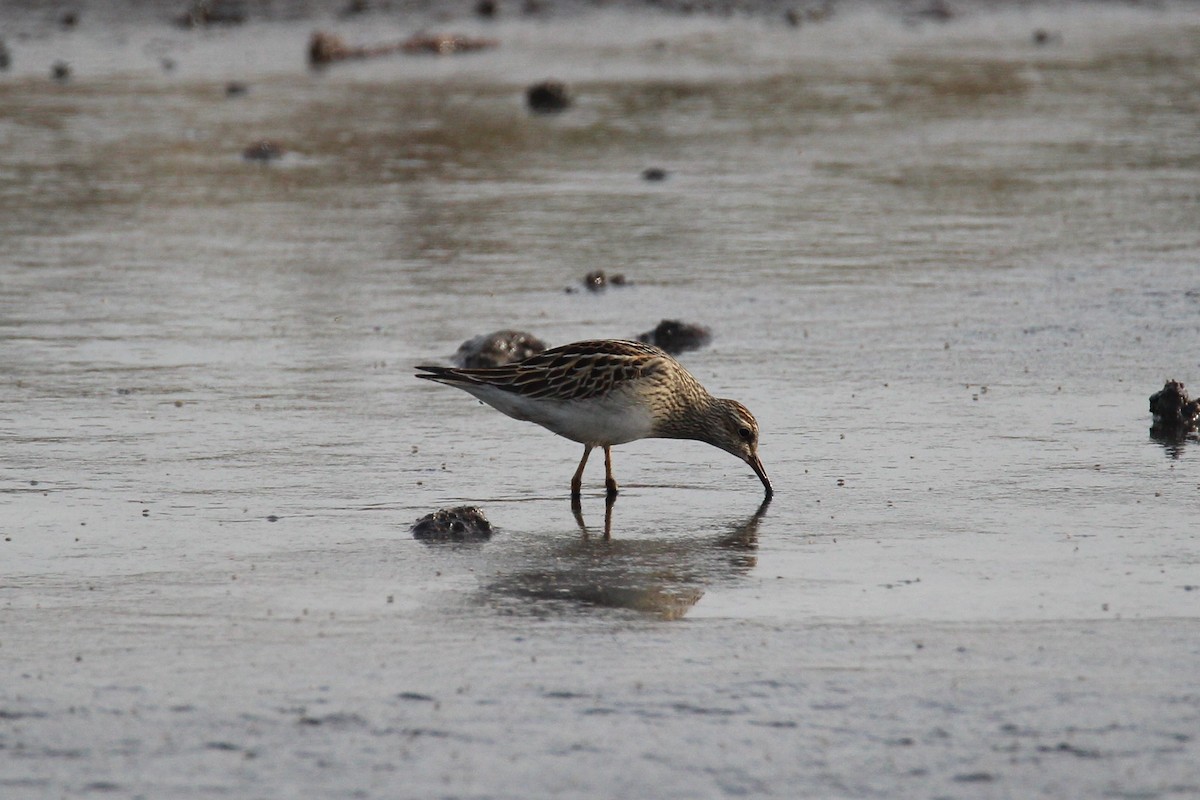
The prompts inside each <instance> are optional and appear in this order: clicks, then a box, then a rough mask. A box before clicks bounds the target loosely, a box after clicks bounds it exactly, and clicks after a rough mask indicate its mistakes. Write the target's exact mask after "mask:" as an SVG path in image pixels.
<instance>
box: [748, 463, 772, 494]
mask: <svg viewBox="0 0 1200 800" xmlns="http://www.w3.org/2000/svg"><path fill="white" fill-rule="evenodd" d="M746 463H747V464H749V465H750V469H752V470H754V474H755V475H757V476H758V479H759V480H760V481H762V485H763V488H764V489H766V490H767V497H770V496H771V495H773V494H775V490H774V489H772V488H771V480H770V479H769V478H768V477H767V471H766V470H765V469H763V465H762V460H761V459H760V458H759V457H758V454H757V453H755V454H754V455H752V456H750V458H748V459H746Z"/></svg>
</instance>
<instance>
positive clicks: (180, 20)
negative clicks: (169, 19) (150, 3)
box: [175, 0, 246, 28]
mask: <svg viewBox="0 0 1200 800" xmlns="http://www.w3.org/2000/svg"><path fill="white" fill-rule="evenodd" d="M245 21H246V4H245V3H244V2H242V0H212V2H208V0H196V2H195V3H192V5H191V6H189V7H188V9H187V11H184V12H183V13H182V14H180V15H179V16H178V17H176V18H175V23H176V24H177V25H179V27H181V28H202V27H206V26H208V25H241V24H242V23H243V22H245Z"/></svg>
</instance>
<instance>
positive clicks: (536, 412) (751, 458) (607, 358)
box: [417, 339, 772, 499]
mask: <svg viewBox="0 0 1200 800" xmlns="http://www.w3.org/2000/svg"><path fill="white" fill-rule="evenodd" d="M417 369H419V370H421V372H420V373H418V374H417V377H418V378H425V379H426V380H431V381H437V382H439V383H445V384H447V385H449V386H457V387H458V388H460V389H462V390H464V391H466V392H470V393H471V394H473V395H474V396H475V397H477V398H479V399H480V400H482V401H483V402H485V403H487V404H488V405H490V406H492V407H493V408H495V409H497V410H499V411H502V412H504V413H505V414H507V415H508V416H510V417H513V418H514V419H520V420H527V421H529V422H536V423H537V424H538V425H541V426H542V427H544V428H548V429H549V430H551V431H554V432H555V433H557V434H558V435H559V436H563V437H566V438H567V439H571V440H572V441H576V442H580V443H581V444H582V445H583V458H581V459H580V460H579V468H578V469H576V470H575V476H574V477H573V478H572V479H571V497H572V498H578V497H579V493H580V487H581V485H582V482H583V468H584V466H585V465H586V464H587V460H588V455H589V454H590V453H591V452H592V448H593V447H602V448H604V473H605V475H604V477H605V482H604V484H605V488H606V489H607V491H608V497H609V498H610V499H611V498H613V497H615V496H616V494H617V482H616V480H615V479H614V478H613V474H612V452H611V448H612V446H613V445H616V444H624V443H625V442H632V441H634V440H636V439H647V438H665V439H696V440H699V441H701V442H708V443H709V444H711V445H713V446H714V447H719V448H721V449H722V450H724V451H726V452H728V453H732V454H733V455H735V456H737V457H738V458H740V459H741V460H743V461H745V462H746V463H747V464H749V465H750V469H752V470H754V474H756V475H757V476H758V477H759V480H761V481H762V484H763V487H764V488H765V489H766V492H767V497H770V496H771V494H772V489H771V482H770V481H769V480H768V479H767V473H766V471H765V470H764V469H763V465H762V461H760V460H759V458H758V423H757V422H756V421H755V419H754V415H753V414H751V413H750V411H749V410H748V409H747V408H746V407H745V406H743V405H742V404H741V403H739V402H737V401H736V400H722V399H719V398H716V397H713V396H712V395H710V394H709V393H708V391H706V390H705V388H704V387H703V386H701V385H700V382H699V381H697V380H696V379H695V378H694V377H692V375H691V373H689V372H688V371H687V370H686V369H684V368H683V366H682V365H681V364H680V363H679V362H678V361H676V360H675V359H673V358H671V356H669V355H667V354H666V353H665V352H664V351H662V350H660V349H659V348H657V347H654V346H652V345H648V344H643V343H641V342H634V341H625V340H620V339H601V340H596V341H587V342H576V343H575V344H568V345H563V346H562V347H553V348H551V349H549V350H545V351H543V352H541V353H538V354H537V355H535V356H531V357H530V358H527V359H525V360H524V361H519V362H517V363H514V364H508V365H506V366H502V367H491V368H486V369H458V368H455V367H439V366H421V367H417Z"/></svg>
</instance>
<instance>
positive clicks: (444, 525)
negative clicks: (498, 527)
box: [412, 506, 492, 542]
mask: <svg viewBox="0 0 1200 800" xmlns="http://www.w3.org/2000/svg"><path fill="white" fill-rule="evenodd" d="M412 535H413V538H414V539H422V540H424V541H430V542H485V541H487V540H488V539H490V538H492V523H490V522H488V521H487V517H485V516H484V515H483V512H482V511H480V510H479V509H478V508H477V507H475V506H458V507H457V508H439V509H438V510H437V511H434V512H433V513H432V514H426V515H425V516H423V517H421V518H420V519H419V520H417V521H416V522H415V523H414V524H413V526H412Z"/></svg>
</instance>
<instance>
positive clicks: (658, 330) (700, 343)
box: [637, 319, 712, 355]
mask: <svg viewBox="0 0 1200 800" xmlns="http://www.w3.org/2000/svg"><path fill="white" fill-rule="evenodd" d="M637 338H638V341H639V342H645V343H646V344H652V345H654V346H655V347H661V348H662V349H663V350H666V351H667V352H668V353H670V354H671V355H678V354H679V353H683V352H686V351H688V350H699V349H700V348H701V347H704V346H706V345H707V344H708V343H709V342H711V341H712V331H711V330H709V329H708V328H706V327H704V326H703V325H693V324H691V323H689V322H681V321H680V320H677V319H664V320H663V321H662V322H660V323H658V325H657V326H655V328H654V330H652V331H646V332H645V333H642V334H639V335H638V337H637Z"/></svg>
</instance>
